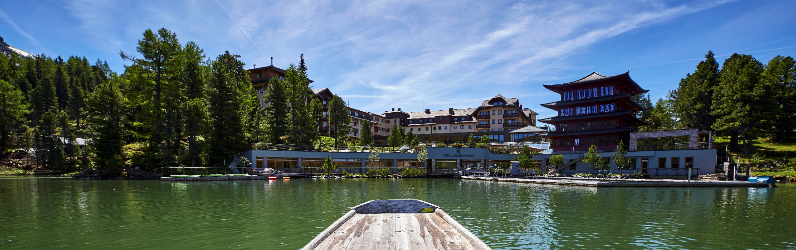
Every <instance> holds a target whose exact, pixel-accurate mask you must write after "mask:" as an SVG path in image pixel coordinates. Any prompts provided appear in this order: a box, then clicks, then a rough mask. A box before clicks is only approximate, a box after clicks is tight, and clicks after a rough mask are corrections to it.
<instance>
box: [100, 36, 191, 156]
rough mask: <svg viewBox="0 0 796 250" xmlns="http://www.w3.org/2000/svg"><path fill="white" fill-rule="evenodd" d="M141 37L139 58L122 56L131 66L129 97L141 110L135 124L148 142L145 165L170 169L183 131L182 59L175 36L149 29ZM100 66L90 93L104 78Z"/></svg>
mask: <svg viewBox="0 0 796 250" xmlns="http://www.w3.org/2000/svg"><path fill="white" fill-rule="evenodd" d="M143 35H144V37H143V39H142V40H139V41H138V46H137V47H136V51H138V53H140V54H141V58H136V57H133V56H131V55H128V54H125V53H124V52H122V53H121V56H122V58H123V59H126V60H130V61H132V62H133V65H131V66H129V67H127V69H126V72H125V74H126V75H127V76H128V77H129V79H130V83H131V84H132V88H131V89H133V90H135V91H131V92H130V95H129V97H130V100H131V101H132V102H133V103H135V104H136V105H140V107H141V110H142V111H141V112H140V113H139V114H138V115H137V117H136V119H137V120H138V121H139V123H138V124H144V125H145V126H146V127H144V128H143V133H144V134H145V137H146V138H147V139H148V140H147V149H146V150H145V151H146V157H147V164H145V165H147V166H152V167H163V166H171V165H172V164H173V163H174V162H175V161H176V159H177V156H178V154H179V153H178V149H179V144H180V140H181V135H180V128H181V127H182V124H181V122H180V120H181V119H180V118H181V117H180V115H179V114H181V113H182V112H181V110H180V108H181V107H182V105H183V103H184V102H185V101H186V100H185V97H184V92H183V90H184V89H185V88H184V87H183V82H182V81H180V80H181V79H180V78H181V76H182V71H183V64H184V61H185V60H184V59H185V56H184V53H183V49H182V46H181V45H180V43H179V41H178V40H177V34H175V33H174V32H171V31H169V30H167V29H165V28H161V29H160V30H158V32H157V33H155V32H152V30H149V29H148V30H146V31H144V34H143ZM102 66H103V65H102V62H101V61H97V63H95V65H94V66H93V68H94V72H93V73H94V74H93V75H92V76H91V78H90V79H89V80H90V82H91V84H90V86H89V89H93V88H94V86H97V85H99V84H101V83H102V82H103V81H104V80H105V79H106V78H107V77H106V74H105V72H104V70H103V69H102Z"/></svg>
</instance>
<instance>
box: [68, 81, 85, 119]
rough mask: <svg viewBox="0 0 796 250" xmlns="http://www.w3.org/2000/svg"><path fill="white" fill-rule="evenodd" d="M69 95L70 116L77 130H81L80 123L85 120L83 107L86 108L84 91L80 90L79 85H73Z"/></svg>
mask: <svg viewBox="0 0 796 250" xmlns="http://www.w3.org/2000/svg"><path fill="white" fill-rule="evenodd" d="M69 90H70V92H71V93H70V95H69V108H68V109H67V110H68V111H69V115H70V116H71V118H72V119H74V120H75V127H76V129H78V130H80V121H81V120H82V118H83V110H82V108H83V106H85V100H84V99H85V97H84V96H85V95H83V89H81V88H80V86H78V85H72V87H71V88H69Z"/></svg>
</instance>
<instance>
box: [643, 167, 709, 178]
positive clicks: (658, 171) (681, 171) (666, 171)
mask: <svg viewBox="0 0 796 250" xmlns="http://www.w3.org/2000/svg"><path fill="white" fill-rule="evenodd" d="M646 170H647V173H646V174H647V175H688V171H691V176H697V175H699V168H647V169H646ZM641 172H642V173H643V172H644V169H642V170H641Z"/></svg>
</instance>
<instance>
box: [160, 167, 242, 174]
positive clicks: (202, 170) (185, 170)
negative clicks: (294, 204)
mask: <svg viewBox="0 0 796 250" xmlns="http://www.w3.org/2000/svg"><path fill="white" fill-rule="evenodd" d="M235 169H237V170H238V172H240V173H246V172H248V169H251V168H250V167H240V166H238V167H235ZM160 171H161V175H162V176H171V175H202V176H208V175H227V174H234V172H233V171H232V170H231V169H229V168H228V167H161V170H160Z"/></svg>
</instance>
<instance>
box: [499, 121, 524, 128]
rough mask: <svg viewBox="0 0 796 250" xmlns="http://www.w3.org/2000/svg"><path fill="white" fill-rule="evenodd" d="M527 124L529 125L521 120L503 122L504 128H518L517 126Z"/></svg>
mask: <svg viewBox="0 0 796 250" xmlns="http://www.w3.org/2000/svg"><path fill="white" fill-rule="evenodd" d="M525 126H527V124H525V123H519V122H513V123H503V127H504V128H516V127H525Z"/></svg>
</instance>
